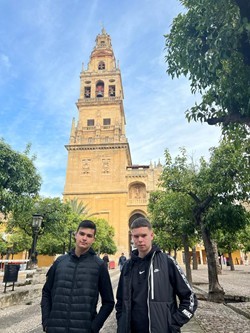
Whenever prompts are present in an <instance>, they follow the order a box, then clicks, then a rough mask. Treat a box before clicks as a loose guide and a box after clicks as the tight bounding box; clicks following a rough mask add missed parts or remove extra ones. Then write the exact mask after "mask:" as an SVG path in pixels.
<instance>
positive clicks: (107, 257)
mask: <svg viewBox="0 0 250 333" xmlns="http://www.w3.org/2000/svg"><path fill="white" fill-rule="evenodd" d="M102 260H103V261H104V263H105V265H106V267H107V269H108V268H109V256H108V255H107V253H104V256H103V258H102Z"/></svg>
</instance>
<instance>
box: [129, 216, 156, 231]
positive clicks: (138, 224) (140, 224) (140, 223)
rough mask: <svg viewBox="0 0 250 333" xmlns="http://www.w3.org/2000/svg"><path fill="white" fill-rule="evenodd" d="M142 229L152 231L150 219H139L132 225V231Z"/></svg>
mask: <svg viewBox="0 0 250 333" xmlns="http://www.w3.org/2000/svg"><path fill="white" fill-rule="evenodd" d="M141 227H147V228H149V229H150V230H151V229H152V225H151V223H150V222H149V220H148V219H146V217H138V218H137V219H135V220H134V221H133V222H132V224H131V227H130V229H131V230H132V229H136V228H141Z"/></svg>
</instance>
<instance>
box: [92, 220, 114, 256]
mask: <svg viewBox="0 0 250 333" xmlns="http://www.w3.org/2000/svg"><path fill="white" fill-rule="evenodd" d="M92 220H93V222H95V223H96V228H97V232H96V240H95V242H94V244H93V249H94V250H95V251H96V252H97V253H98V254H100V253H107V254H114V253H115V252H116V251H117V248H116V245H115V242H114V239H113V238H114V234H115V232H114V228H113V227H112V226H110V225H109V224H108V222H107V221H106V220H104V219H96V218H94V219H92Z"/></svg>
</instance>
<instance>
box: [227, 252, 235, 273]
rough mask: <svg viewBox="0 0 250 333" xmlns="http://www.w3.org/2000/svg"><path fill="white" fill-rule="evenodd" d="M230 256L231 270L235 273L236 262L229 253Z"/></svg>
mask: <svg viewBox="0 0 250 333" xmlns="http://www.w3.org/2000/svg"><path fill="white" fill-rule="evenodd" d="M228 256H229V264H230V270H231V271H235V267H234V262H233V258H232V252H228Z"/></svg>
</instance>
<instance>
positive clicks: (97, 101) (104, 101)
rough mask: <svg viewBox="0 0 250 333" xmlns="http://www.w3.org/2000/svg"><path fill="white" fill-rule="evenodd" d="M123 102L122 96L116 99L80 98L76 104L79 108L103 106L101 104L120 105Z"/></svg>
mask: <svg viewBox="0 0 250 333" xmlns="http://www.w3.org/2000/svg"><path fill="white" fill-rule="evenodd" d="M121 101H122V99H121V97H120V96H115V97H94V98H80V99H78V102H77V103H76V105H77V106H86V105H90V104H92V105H97V104H98V105H101V104H113V103H120V102H121Z"/></svg>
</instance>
